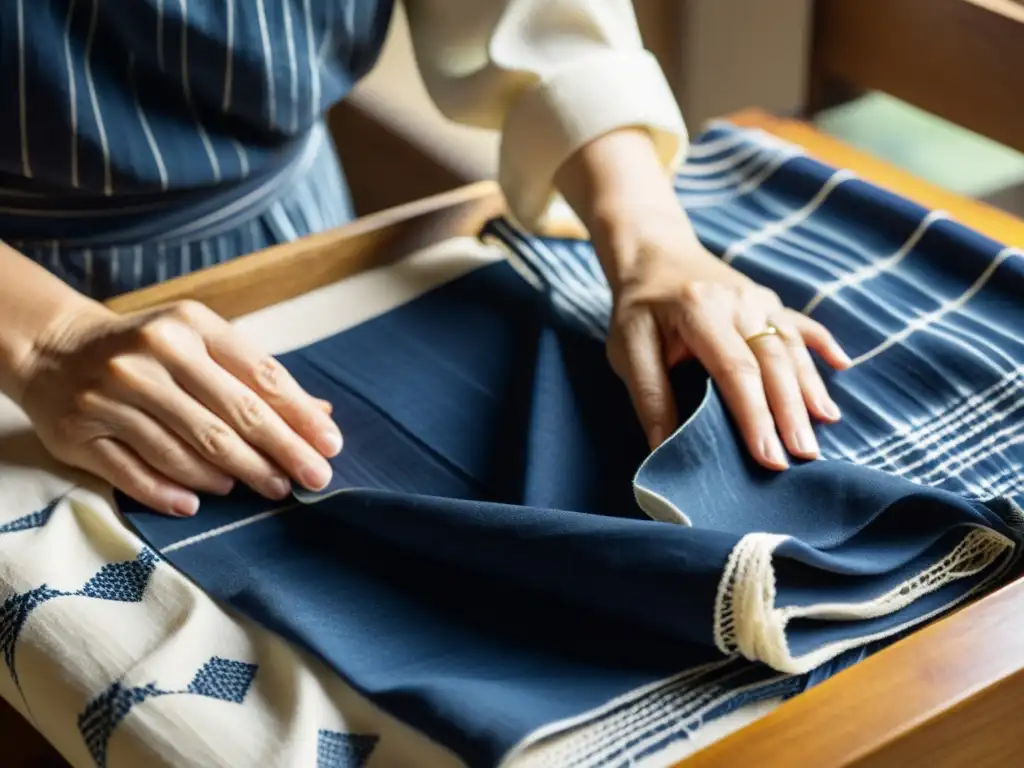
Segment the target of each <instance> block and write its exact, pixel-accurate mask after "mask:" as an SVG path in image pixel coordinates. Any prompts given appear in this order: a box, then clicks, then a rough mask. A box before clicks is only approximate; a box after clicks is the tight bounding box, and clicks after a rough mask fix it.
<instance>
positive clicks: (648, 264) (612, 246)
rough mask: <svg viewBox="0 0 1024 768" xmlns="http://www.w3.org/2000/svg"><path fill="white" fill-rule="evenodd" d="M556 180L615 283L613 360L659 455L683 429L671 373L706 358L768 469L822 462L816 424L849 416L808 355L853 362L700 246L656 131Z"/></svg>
mask: <svg viewBox="0 0 1024 768" xmlns="http://www.w3.org/2000/svg"><path fill="white" fill-rule="evenodd" d="M556 183H557V185H558V187H559V189H561V190H562V192H563V193H564V194H565V197H566V199H567V200H568V202H569V203H570V204H571V205H572V206H573V208H574V209H575V210H576V211H577V213H578V214H579V215H580V217H581V219H582V220H583V222H584V223H585V224H586V226H587V228H588V230H589V232H590V237H591V240H592V242H593V243H594V247H595V249H596V251H597V254H598V257H599V258H600V260H601V265H602V267H603V268H604V272H605V275H606V276H607V277H608V282H609V284H610V285H611V288H612V294H613V297H614V312H613V316H612V328H611V333H610V336H609V340H608V355H609V359H610V361H611V363H612V366H613V367H614V369H615V370H616V372H617V373H618V374H619V375H620V376H621V377H622V378H623V380H624V381H625V382H626V385H627V386H628V388H629V392H630V395H631V396H632V399H633V404H634V406H635V408H636V411H637V414H638V415H639V417H640V421H641V423H642V425H643V427H644V430H645V432H646V434H647V437H648V440H649V442H650V444H651V446H652V448H653V447H655V446H657V445H658V444H660V443H661V442H662V441H663V440H664V439H666V438H667V437H668V436H669V435H670V434H671V432H672V431H673V430H675V428H676V427H677V426H678V416H677V414H676V407H675V401H674V397H673V394H672V391H671V389H670V387H669V382H668V370H669V369H670V368H671V367H673V366H674V365H675V364H677V363H678V362H680V361H682V360H684V359H686V358H688V357H695V358H697V359H698V360H699V361H700V362H701V363H702V364H703V365H704V367H705V368H706V369H707V371H708V373H709V374H710V375H711V377H712V378H713V379H714V380H715V383H716V384H717V386H718V389H719V391H720V392H721V394H722V396H723V398H724V399H725V402H726V404H727V405H728V407H729V409H730V410H731V412H732V414H733V416H734V418H735V419H736V421H737V423H738V425H739V427H740V430H741V431H742V433H743V436H744V439H745V440H746V443H747V446H748V448H749V450H750V452H751V454H752V455H753V456H754V458H755V459H756V460H757V461H758V462H760V463H761V464H763V465H764V466H766V467H769V468H773V469H784V468H785V467H787V466H788V464H789V461H788V459H787V451H788V453H790V454H793V455H794V456H798V457H801V458H807V459H812V458H815V457H817V456H818V444H817V440H816V439H815V436H814V431H813V429H812V428H811V420H812V419H820V420H824V421H835V420H837V419H839V417H840V414H839V409H838V407H836V404H835V403H834V402H833V400H832V398H831V397H830V396H829V394H828V392H827V390H826V388H825V385H824V383H823V382H822V379H821V376H820V375H819V374H818V371H817V369H816V368H815V366H814V363H813V361H812V359H811V355H810V352H809V350H813V351H815V352H817V353H818V354H820V355H821V356H822V357H823V358H824V360H825V361H826V362H827V363H828V364H829V365H831V366H833V367H835V368H845V367H847V366H849V365H850V360H849V358H848V357H847V356H846V354H845V353H844V352H843V350H842V349H841V348H840V347H839V345H838V344H837V343H836V341H835V339H833V337H832V335H831V334H830V333H829V332H828V331H827V330H826V329H825V328H823V327H822V326H821V325H820V324H819V323H817V322H815V321H813V320H811V319H810V318H807V317H805V316H803V315H801V314H800V313H798V312H794V311H792V310H789V309H786V308H785V307H783V305H782V303H781V301H779V297H778V296H777V295H775V293H773V292H772V291H770V290H768V289H767V288H765V287H763V286H760V285H758V284H756V283H754V282H753V281H752V280H750V279H749V278H747V277H746V276H745V275H743V274H741V273H740V272H737V271H736V270H735V269H733V268H732V267H730V266H729V265H728V264H725V263H724V262H722V261H720V260H719V259H717V258H715V257H714V256H713V255H712V254H711V253H709V252H708V251H707V250H706V249H705V248H704V247H703V246H702V245H701V244H700V242H699V240H698V239H697V237H696V235H695V234H694V232H693V229H692V227H691V226H690V222H689V219H688V218H687V216H686V214H685V212H683V210H682V209H681V208H680V206H679V203H678V202H677V200H676V198H675V194H674V192H673V189H672V185H671V183H670V181H669V179H668V178H666V175H665V172H664V170H663V168H662V166H661V164H660V162H659V160H658V158H657V156H656V154H655V151H654V146H653V144H652V142H651V140H650V138H649V137H648V135H647V134H646V132H644V131H641V130H633V129H628V130H621V131H617V132H614V133H611V134H608V135H606V136H604V137H601V138H599V139H596V140H595V141H593V142H591V143H590V144H588V145H586V146H585V147H583V148H582V149H580V150H579V151H578V152H577V153H576V154H575V155H573V156H572V157H571V158H570V159H569V160H568V161H567V162H566V163H565V164H564V165H563V166H562V168H561V170H560V171H559V173H558V176H557V177H556ZM780 438H781V439H780Z"/></svg>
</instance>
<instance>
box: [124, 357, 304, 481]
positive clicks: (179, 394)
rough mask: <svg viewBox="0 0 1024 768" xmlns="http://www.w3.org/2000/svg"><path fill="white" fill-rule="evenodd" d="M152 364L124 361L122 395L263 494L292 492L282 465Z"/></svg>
mask: <svg viewBox="0 0 1024 768" xmlns="http://www.w3.org/2000/svg"><path fill="white" fill-rule="evenodd" d="M152 367H153V370H152V371H149V372H147V371H145V369H144V368H143V367H142V366H133V367H129V366H123V367H122V368H121V369H120V370H119V372H118V381H117V383H116V385H117V386H118V396H119V397H120V398H122V399H123V400H124V401H125V402H127V403H129V404H131V405H133V406H135V407H136V408H138V409H139V410H141V411H143V412H145V413H148V414H149V415H150V416H152V417H153V418H154V419H156V420H157V421H158V422H160V423H161V424H163V425H165V426H166V427H167V428H168V429H170V430H171V431H172V432H173V433H174V434H176V435H177V436H178V437H180V438H182V439H183V440H184V441H185V442H186V443H188V444H189V445H190V446H192V448H194V449H195V450H196V452H197V453H198V454H199V456H200V457H202V458H203V459H204V460H206V461H208V462H209V463H211V464H213V465H214V466H215V467H218V468H219V469H221V470H222V471H224V472H226V473H227V474H228V475H230V476H231V477H236V478H238V479H239V480H241V481H242V482H243V483H245V484H246V485H248V486H249V487H250V488H252V489H253V490H255V491H256V492H257V493H260V494H262V495H264V496H266V497H267V498H269V499H275V500H280V499H283V498H284V497H285V496H287V495H288V493H289V492H290V491H291V484H290V483H289V482H288V479H287V477H285V476H284V475H283V474H282V472H281V470H280V469H278V468H277V467H275V466H274V465H273V464H272V463H271V462H270V461H268V460H267V458H266V457H265V456H263V455H262V454H261V453H259V452H258V451H257V450H256V449H254V448H253V447H252V446H251V445H250V444H249V443H247V442H246V441H245V440H243V439H242V438H241V437H240V436H239V435H238V434H237V433H236V432H235V431H234V430H233V429H232V428H231V427H230V426H228V425H227V424H226V423H225V422H224V420H223V419H221V418H219V417H218V416H217V415H216V414H214V413H212V412H211V411H210V410H209V409H208V408H206V407H204V406H203V405H202V404H201V403H199V402H198V401H197V400H196V399H195V398H193V397H192V396H191V395H189V394H188V393H187V392H185V391H184V390H182V389H181V387H179V386H178V385H177V383H175V382H174V380H173V379H171V377H170V375H169V374H168V373H167V371H166V370H165V369H163V368H162V367H160V366H159V365H157V364H156V363H155V362H154V363H153V366H152ZM147 374H148V375H147Z"/></svg>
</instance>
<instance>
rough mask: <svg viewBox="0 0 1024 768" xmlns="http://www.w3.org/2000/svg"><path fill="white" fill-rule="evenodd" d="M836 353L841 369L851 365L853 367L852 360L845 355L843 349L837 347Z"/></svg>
mask: <svg viewBox="0 0 1024 768" xmlns="http://www.w3.org/2000/svg"><path fill="white" fill-rule="evenodd" d="M836 351H837V352H838V353H839V362H840V363H841V364H842V366H843V368H849V367H850V366H851V365H853V359H852V358H851V357H850V356H849V355H848V354H846V350H845V349H843V348H842V347H837V349H836Z"/></svg>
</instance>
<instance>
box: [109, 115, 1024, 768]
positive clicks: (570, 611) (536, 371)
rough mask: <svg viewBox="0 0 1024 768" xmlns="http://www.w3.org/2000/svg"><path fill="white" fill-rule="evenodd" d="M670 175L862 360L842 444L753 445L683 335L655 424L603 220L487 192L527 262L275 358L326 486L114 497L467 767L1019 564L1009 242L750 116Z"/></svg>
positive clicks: (717, 679)
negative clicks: (673, 402) (317, 422)
mask: <svg viewBox="0 0 1024 768" xmlns="http://www.w3.org/2000/svg"><path fill="white" fill-rule="evenodd" d="M677 189H678V191H679V196H680V200H681V202H682V203H683V204H684V205H686V206H687V207H688V208H689V209H690V211H691V215H692V217H693V220H694V223H695V225H696V226H697V228H698V231H699V232H700V234H701V236H702V238H703V239H704V240H705V242H706V243H707V244H708V246H709V247H710V248H712V249H713V250H715V251H716V252H718V253H720V254H721V255H722V257H723V258H725V259H727V260H729V261H732V262H733V263H734V264H735V265H736V266H737V267H739V268H741V269H744V270H745V271H747V272H748V273H749V274H751V275H753V276H755V277H756V278H758V279H760V280H762V281H763V282H765V283H766V284H768V285H770V286H771V287H773V288H775V289H776V290H777V291H778V292H779V293H780V295H782V297H783V299H784V300H785V301H786V303H787V304H789V305H790V306H795V307H798V308H803V309H806V311H809V312H812V313H813V314H814V315H815V317H818V318H819V319H821V320H822V321H823V322H825V323H826V324H828V325H829V326H830V327H831V328H832V330H833V331H834V332H835V333H836V335H837V337H838V338H839V340H840V341H841V342H842V343H843V344H844V346H845V347H846V349H847V350H848V351H850V353H851V354H852V356H853V357H854V358H855V359H856V361H857V365H856V367H854V368H853V369H852V370H850V371H847V372H844V373H841V374H831V373H826V376H827V377H828V380H829V384H830V387H831V389H832V391H833V393H834V395H835V397H836V400H837V402H838V403H839V405H840V407H841V408H842V409H843V411H844V415H845V418H844V420H843V422H841V423H840V424H837V425H833V426H827V427H822V428H821V429H820V433H819V439H820V440H821V443H822V447H823V450H824V452H825V459H824V460H822V461H818V462H811V463H805V464H801V465H799V466H796V467H794V468H793V469H791V470H789V471H787V472H784V473H774V472H769V471H767V470H763V469H761V468H760V467H758V466H757V465H756V464H755V463H754V462H753V461H752V460H751V459H750V458H749V457H748V456H747V455H746V452H745V450H744V449H743V446H742V443H741V441H740V440H739V438H738V436H737V434H736V431H735V428H734V425H733V424H732V422H731V420H730V418H729V416H728V414H727V412H726V411H725V409H724V407H723V406H722V403H721V401H720V400H719V398H718V396H717V393H716V391H715V388H714V386H713V385H710V384H709V383H708V380H707V377H706V375H705V374H704V372H703V370H702V369H701V368H700V367H699V366H697V365H694V364H687V365H683V366H680V367H679V368H678V369H676V370H675V371H674V372H673V377H672V378H673V385H674V388H675V391H676V394H677V398H678V400H679V410H680V412H681V414H682V415H683V417H684V419H686V421H685V426H684V427H683V428H681V429H680V430H679V431H677V432H676V433H675V434H674V435H673V436H672V437H671V438H670V439H669V440H668V441H667V442H666V443H665V444H664V445H663V446H661V447H660V448H659V449H658V450H656V451H655V452H654V453H653V454H651V455H647V451H646V448H645V444H644V440H643V436H642V434H641V431H640V428H639V425H638V424H637V421H636V418H635V416H634V414H633V411H632V408H631V406H630V403H629V398H628V395H627V393H626V391H625V388H624V387H623V386H622V384H621V383H620V382H619V381H618V380H617V379H616V378H615V376H614V375H613V374H612V372H611V371H610V369H609V367H608V365H607V363H606V360H605V356H604V349H603V343H602V340H603V336H604V333H605V330H606V325H607V317H608V310H609V306H608V304H609V299H608V291H607V286H606V284H604V282H603V280H602V279H601V277H600V271H599V270H598V269H597V266H596V263H595V261H594V257H593V253H592V251H591V250H590V248H589V246H588V245H587V244H585V243H577V242H569V241H555V240H542V239H538V238H534V237H528V236H525V235H523V234H522V233H518V232H516V231H515V230H513V229H512V228H511V227H509V225H508V224H507V223H506V222H502V221H495V222H492V223H491V224H490V225H489V226H488V228H487V230H486V232H485V233H484V234H485V235H486V236H487V237H489V238H492V239H497V240H499V241H500V242H502V243H503V244H504V245H505V246H506V247H507V248H508V249H509V251H510V253H511V254H512V255H513V256H514V260H515V261H516V262H517V264H518V267H519V269H520V271H521V270H523V269H526V270H529V271H530V273H531V280H529V281H527V280H523V279H522V277H521V275H520V273H519V272H517V271H516V270H515V269H514V268H513V267H512V266H511V265H509V264H507V263H498V264H494V265H490V266H487V267H483V268H481V269H479V270H477V271H475V272H473V273H471V274H469V275H468V276H466V277H463V278H460V279H458V280H456V281H454V282H452V283H449V284H447V285H445V286H442V287H441V288H439V289H436V290H435V291H433V292H431V293H430V294H427V295H426V296H424V297H422V298H419V299H417V300H415V301H413V302H411V303H409V304H406V305H404V306H402V307H399V308H398V309H395V310H393V311H391V312H388V313H386V314H384V315H382V316H380V317H377V318H375V319H373V320H370V321H368V322H366V323H364V324H362V325H360V326H357V327H355V328H352V329H350V330H348V331H346V332H344V333H341V334H339V335H337V336H334V337H332V338H328V339H325V340H323V341H321V342H318V343H316V344H313V345H311V346H309V347H307V348H304V349H301V350H297V351H295V352H292V353H289V354H287V355H284V356H283V358H282V359H283V362H284V363H285V364H286V365H287V366H288V368H289V369H290V370H291V371H292V372H293V373H294V374H295V376H296V377H297V378H298V379H299V381H300V382H301V383H302V384H303V385H304V386H305V387H306V388H307V389H308V390H309V391H311V392H312V393H313V394H314V395H316V396H319V397H324V398H327V399H329V400H330V401H331V402H332V403H333V404H334V408H335V414H336V415H337V418H338V420H339V422H340V424H341V426H342V429H343V431H344V434H345V450H344V451H343V453H342V454H341V455H340V456H339V457H338V458H337V459H336V460H335V461H334V467H335V473H336V476H335V479H334V482H333V484H332V486H331V488H330V489H329V490H328V492H326V493H324V494H319V495H317V494H312V495H311V494H300V495H299V497H298V498H297V499H296V500H295V501H293V502H292V503H290V504H288V505H286V506H283V507H281V506H278V505H275V504H273V503H271V502H267V501H264V500H261V499H258V498H255V497H253V496H250V495H247V494H245V493H243V492H241V491H240V492H237V493H235V494H233V495H232V496H230V497H228V498H226V499H217V498H209V499H204V500H203V506H202V511H201V512H200V514H199V515H198V516H197V517H196V518H194V519H190V520H176V519H170V518H163V517H159V516H156V515H152V514H149V513H147V512H146V511H145V510H141V509H138V508H137V506H136V505H134V504H132V503H131V502H129V501H127V500H125V499H121V500H120V502H121V507H122V511H124V512H125V513H126V514H127V516H128V519H129V520H130V521H131V523H132V524H133V525H134V526H135V527H136V528H137V529H138V530H139V531H140V532H141V534H142V535H143V536H144V538H146V539H147V540H148V542H149V544H150V545H151V546H152V547H153V548H154V549H155V550H156V551H158V552H159V553H160V554H161V555H162V556H163V557H164V558H166V559H167V560H169V561H170V562H171V563H172V564H174V565H175V566H176V567H178V568H179V569H181V570H182V571H183V572H185V573H186V574H187V575H189V576H190V577H191V578H192V579H194V580H195V581H196V582H197V583H198V584H200V585H201V586H202V587H203V588H204V589H205V590H207V591H208V592H209V593H210V594H212V595H214V596H215V597H217V598H219V599H220V600H222V601H223V602H225V603H226V604H228V605H230V606H231V607H232V608H233V609H235V610H237V611H240V612H242V613H243V614H246V615H248V616H250V617H252V618H254V619H256V620H257V621H259V622H261V623H262V624H264V625H265V626H268V627H269V628H271V629H273V630H275V631H277V632H279V633H280V634H281V635H283V636H284V637H286V638H288V639H289V640H291V641H293V642H294V643H296V644H297V645H299V646H300V647H302V648H304V649H306V650H309V651H311V652H312V653H314V654H316V655H317V656H319V657H320V658H322V659H323V660H325V661H326V662H327V663H328V664H329V665H330V666H331V667H332V668H333V669H335V670H336V671H337V672H338V673H339V674H340V675H342V676H343V677H344V678H345V679H346V680H348V681H349V682H350V683H351V684H352V685H353V686H354V687H356V688H357V689H358V690H360V691H361V692H363V693H364V694H365V695H367V696H368V697H369V698H370V699H371V700H373V701H374V702H375V703H376V704H378V705H379V706H380V707H382V708H384V709H385V710H387V711H388V712H390V713H392V714H394V715H395V716H397V717H398V718H399V719H401V720H403V721H405V722H406V723H408V724H409V725H411V726H413V727H414V728H416V729H418V730H420V731H422V732H424V733H425V734H427V735H428V736H429V737H431V738H432V739H434V740H436V741H437V742H439V743H441V744H443V745H445V746H447V747H449V748H450V749H452V750H453V751H454V752H455V753H456V754H458V755H459V756H460V757H461V758H462V759H463V760H464V761H465V762H466V763H468V764H469V765H473V766H478V765H479V766H485V765H495V764H499V763H502V762H505V763H511V762H512V761H514V760H516V761H518V759H519V758H520V757H521V758H522V761H521V762H517V764H530V762H531V758H530V756H529V753H528V752H524V751H523V748H524V746H526V745H528V744H531V743H533V742H536V741H538V740H539V739H541V738H542V737H543V736H545V735H549V734H551V733H555V732H567V731H572V732H573V735H572V736H570V737H568V738H567V739H565V740H564V741H563V742H562V745H561V747H560V751H559V753H558V755H557V756H552V755H546V756H544V757H543V758H540V757H538V758H536V762H537V764H538V765H542V764H549V765H550V764H558V765H574V766H576V765H579V766H584V765H618V764H625V763H629V762H632V761H636V760H639V759H642V758H644V757H646V756H650V755H653V754H656V753H658V752H659V751H661V750H663V749H664V748H665V747H666V745H668V744H671V743H672V742H673V741H675V740H678V739H683V738H686V737H687V735H688V734H689V733H690V732H691V731H692V730H693V729H694V728H696V727H697V726H698V725H699V724H700V723H702V722H707V721H709V720H711V719H713V718H715V717H716V716H719V715H721V714H723V713H725V712H728V711H730V710H732V709H735V708H736V707H740V706H743V705H744V704H746V703H749V702H751V701H754V700H757V699H763V698H769V697H772V698H774V697H779V696H789V695H793V694H795V693H798V692H800V691H801V690H803V689H805V688H806V687H808V686H810V685H813V684H816V683H817V682H820V681H821V680H823V679H825V678H827V677H829V676H830V675H832V674H834V673H835V672H836V671H838V670H839V669H842V668H844V667H846V666H848V665H850V664H852V663H855V662H856V661H858V660H859V659H860V658H862V657H863V656H864V655H866V654H868V653H870V652H872V651H873V650H875V649H877V648H878V647H880V646H881V645H883V644H885V643H887V642H891V641H892V640H893V639H894V638H896V637H898V636H900V635H901V634H903V633H905V632H907V631H910V630H911V629H913V628H914V627H915V626H918V625H920V624H921V623H922V622H924V621H926V620H927V619H929V618H931V617H933V616H936V615H938V614H940V613H941V612H943V611H945V610H947V609H949V608H950V607H952V606H953V605H956V604H958V603H960V602H962V601H963V600H965V599H967V598H968V597H970V596H971V595H974V594H977V593H979V592H980V591H982V590H984V589H986V588H989V587H991V586H993V585H995V584H997V583H999V582H1000V581H1001V580H1004V579H1006V578H1008V577H1010V576H1011V575H1013V574H1015V573H1016V572H1017V571H1018V570H1019V568H1018V560H1019V558H1018V555H1019V548H1020V544H1021V527H1020V526H1021V521H1022V515H1021V513H1020V507H1019V501H1020V500H1021V498H1022V491H1021V488H1022V485H1021V481H1020V477H1019V472H1020V469H1021V465H1022V463H1024V461H1022V460H1024V449H1022V448H1021V442H1022V439H1021V437H1020V435H1021V433H1024V402H1022V398H1021V395H1020V394H1019V392H1020V373H1021V366H1022V364H1024V343H1022V342H1021V341H1019V340H1018V339H1017V333H1019V330H1017V329H1020V328H1024V308H1022V306H1021V297H1022V296H1024V268H1022V264H1021V257H1020V254H1019V253H1018V252H1016V251H1013V250H1011V249H1004V248H1001V247H1000V246H998V245H996V244H994V243H991V242H989V241H987V240H985V239H984V238H981V237H980V236H978V235H976V234H974V233H971V232H969V231H967V230H964V229H963V228H961V227H959V226H958V225H955V224H952V223H950V222H948V221H946V220H945V219H944V218H943V217H942V215H941V214H928V213H927V212H925V211H921V210H920V209H918V208H916V207H915V206H912V205H910V204H909V203H907V202H905V201H902V200H900V199H898V198H895V197H893V196H891V195H888V194H886V193H883V192H881V191H879V190H877V189H875V188H873V187H871V186H869V185H867V184H865V183H863V182H860V181H857V180H854V179H851V178H849V177H848V175H847V174H844V173H836V172H835V171H833V170H832V169H828V168H825V167H824V166H822V165H820V164H818V163H816V162H814V161H812V160H809V159H807V158H803V157H800V156H798V152H797V151H796V150H794V149H792V148H789V147H786V146H783V145H779V144H777V143H776V142H773V141H769V140H767V139H765V138H764V137H763V136H761V135H759V134H756V133H746V132H739V131H736V130H735V129H733V128H731V127H728V126H722V127H718V128H715V129H713V130H711V131H710V132H709V133H708V134H707V135H706V136H703V137H700V138H699V139H698V140H697V141H696V142H695V148H694V152H693V157H692V159H691V161H690V162H689V163H688V165H687V166H686V168H685V170H684V171H683V173H682V174H681V175H680V177H679V179H678V182H677ZM537 287H540V288H541V290H537ZM545 760H546V761H547V762H545ZM552 760H555V762H554V763H552V762H551V761H552Z"/></svg>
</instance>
